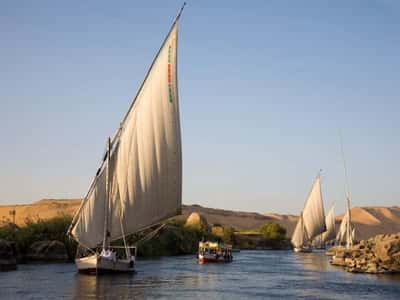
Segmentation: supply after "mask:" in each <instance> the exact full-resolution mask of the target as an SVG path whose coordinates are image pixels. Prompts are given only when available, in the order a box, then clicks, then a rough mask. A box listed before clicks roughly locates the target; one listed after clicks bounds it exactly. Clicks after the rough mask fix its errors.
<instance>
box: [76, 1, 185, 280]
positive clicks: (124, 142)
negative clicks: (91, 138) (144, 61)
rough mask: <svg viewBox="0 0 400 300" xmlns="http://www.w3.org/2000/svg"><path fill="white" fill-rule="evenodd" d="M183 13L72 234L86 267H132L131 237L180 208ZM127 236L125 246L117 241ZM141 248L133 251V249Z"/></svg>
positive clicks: (94, 269) (88, 269) (104, 269)
mask: <svg viewBox="0 0 400 300" xmlns="http://www.w3.org/2000/svg"><path fill="white" fill-rule="evenodd" d="M182 10H183V7H182V8H181V10H180V12H179V13H178V15H177V17H176V19H175V21H174V22H173V24H172V26H171V29H170V31H169V33H168V35H167V36H166V38H165V40H164V42H163V44H162V45H161V48H160V50H159V52H158V53H157V55H156V57H155V58H154V61H153V63H152V65H151V67H150V69H149V71H148V73H147V75H146V77H145V79H144V81H143V83H142V85H141V86H140V88H139V91H138V92H137V94H136V97H135V98H134V100H133V102H132V104H131V106H130V108H129V110H128V112H127V113H126V115H125V117H124V119H123V120H122V122H121V124H120V127H119V128H118V130H117V133H116V134H115V136H114V138H112V139H110V138H109V139H108V142H107V150H106V153H105V155H104V158H103V161H102V163H101V165H100V168H99V169H98V171H97V173H96V176H95V178H94V180H93V182H92V184H91V186H90V188H89V191H88V193H87V195H86V197H85V198H84V199H83V201H82V204H81V206H80V208H79V210H78V211H77V213H76V215H75V216H74V218H73V221H72V223H71V226H70V228H69V230H68V234H69V235H70V236H71V237H72V238H73V239H74V240H76V241H77V242H78V244H79V247H78V250H79V251H78V253H77V258H76V259H75V262H76V265H77V267H78V270H79V271H80V272H87V273H95V274H98V273H101V272H110V271H112V272H132V271H134V268H135V254H136V248H135V247H130V246H128V245H127V243H126V240H125V236H126V235H128V234H132V233H135V232H139V231H141V230H143V229H146V228H149V227H150V226H153V225H156V224H158V223H160V222H162V221H163V220H165V219H167V218H170V217H172V216H175V215H177V214H180V212H181V203H182V202H181V194H182V153H181V131H180V120H179V105H178V88H177V39H178V36H177V34H178V21H179V17H180V15H181V13H182ZM121 239H122V240H123V245H124V246H119V247H118V246H112V245H111V242H112V241H115V240H121ZM132 252H133V253H132Z"/></svg>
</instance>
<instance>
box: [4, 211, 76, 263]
mask: <svg viewBox="0 0 400 300" xmlns="http://www.w3.org/2000/svg"><path fill="white" fill-rule="evenodd" d="M71 221H72V217H71V216H69V215H59V216H57V217H54V218H52V219H48V220H43V219H40V218H38V219H36V220H34V219H32V218H28V219H26V220H25V226H21V227H19V226H16V225H14V224H12V223H6V224H4V225H3V226H1V227H0V238H3V239H5V240H8V241H12V242H15V245H16V248H17V251H18V253H19V254H20V255H25V254H26V253H27V251H28V249H29V247H30V246H31V245H32V244H33V243H35V242H39V241H46V240H48V241H53V240H56V241H60V242H62V243H63V244H64V245H65V247H66V250H67V253H68V258H69V259H71V260H72V259H73V258H74V257H75V252H76V243H75V242H74V241H73V240H72V239H70V238H69V237H68V236H67V235H66V232H67V230H68V227H69V225H70V224H71Z"/></svg>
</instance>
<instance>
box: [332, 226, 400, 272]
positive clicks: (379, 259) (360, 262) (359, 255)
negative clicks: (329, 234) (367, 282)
mask: <svg viewBox="0 0 400 300" xmlns="http://www.w3.org/2000/svg"><path fill="white" fill-rule="evenodd" d="M327 255H332V260H331V264H332V265H337V266H342V267H344V268H345V270H346V271H348V272H353V273H372V274H378V273H400V232H399V233H397V234H380V235H377V236H375V237H373V238H370V239H368V240H362V241H360V242H359V243H358V244H357V245H354V246H353V247H351V248H349V249H346V248H344V247H334V248H331V249H330V250H329V251H327Z"/></svg>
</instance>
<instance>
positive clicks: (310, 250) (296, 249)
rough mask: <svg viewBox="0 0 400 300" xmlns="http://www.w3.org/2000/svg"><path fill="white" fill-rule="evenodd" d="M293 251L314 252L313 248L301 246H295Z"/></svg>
mask: <svg viewBox="0 0 400 300" xmlns="http://www.w3.org/2000/svg"><path fill="white" fill-rule="evenodd" d="M293 251H294V252H296V253H310V252H312V249H311V248H303V247H301V248H297V247H295V248H293Z"/></svg>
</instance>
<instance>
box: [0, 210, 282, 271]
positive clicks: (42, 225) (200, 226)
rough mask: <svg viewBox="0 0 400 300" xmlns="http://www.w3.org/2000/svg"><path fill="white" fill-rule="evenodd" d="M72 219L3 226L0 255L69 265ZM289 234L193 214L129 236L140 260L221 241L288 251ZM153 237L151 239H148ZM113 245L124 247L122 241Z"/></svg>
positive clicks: (189, 251)
mask: <svg viewBox="0 0 400 300" xmlns="http://www.w3.org/2000/svg"><path fill="white" fill-rule="evenodd" d="M71 220H72V217H71V216H69V215H59V216H56V217H53V218H50V219H47V220H42V219H37V220H33V219H27V220H25V225H24V226H16V225H13V224H11V223H3V225H2V226H0V241H1V242H0V253H3V256H2V257H3V258H6V257H7V262H6V261H4V262H3V263H2V265H3V266H4V268H8V267H9V266H10V265H12V262H17V263H31V262H35V263H37V262H68V261H73V259H74V257H75V253H76V247H77V244H76V242H75V241H73V240H72V239H70V238H69V237H67V236H66V232H67V229H68V227H69V225H70V223H71ZM275 231H276V232H275ZM285 233H286V231H285V230H284V229H283V228H282V227H280V226H279V225H277V224H275V225H274V224H273V223H268V224H266V225H265V226H264V227H262V228H257V229H254V230H253V232H252V234H249V233H246V232H240V231H235V229H234V228H232V227H228V228H225V227H223V226H221V225H217V226H215V225H209V224H208V223H207V221H206V220H205V218H204V217H203V216H201V215H200V214H197V213H192V214H191V215H190V216H189V217H188V218H187V219H184V218H182V217H181V216H180V217H177V218H175V219H171V220H169V221H167V222H165V223H163V224H160V225H158V226H155V227H152V228H149V229H148V230H146V231H143V232H140V233H137V234H134V235H130V236H128V237H127V241H128V244H130V245H137V247H138V256H139V257H157V256H175V255H183V254H195V253H197V249H198V243H199V241H201V240H210V241H222V242H225V243H229V244H232V245H233V247H234V248H237V249H258V250H260V249H288V247H290V243H289V242H288V240H287V239H286V236H285ZM149 236H150V237H151V238H148V237H149ZM114 244H116V245H122V244H123V242H122V240H120V241H115V242H114Z"/></svg>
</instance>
